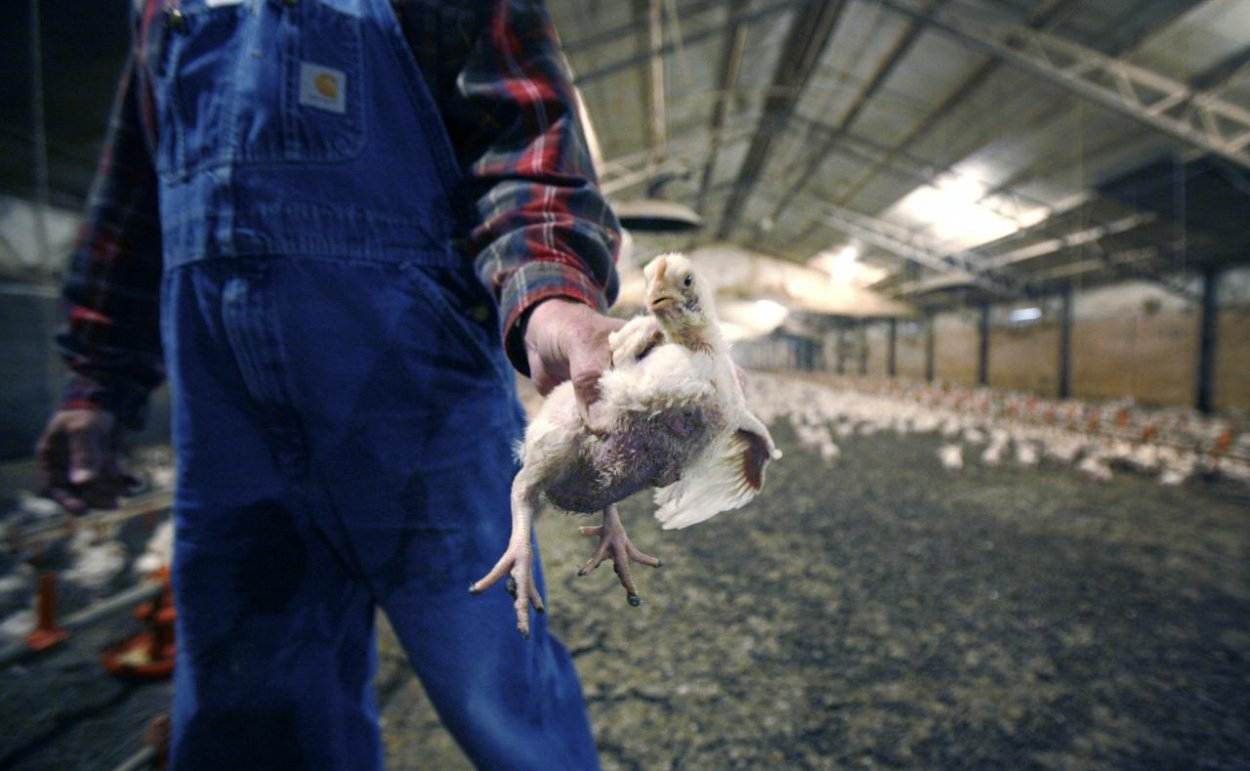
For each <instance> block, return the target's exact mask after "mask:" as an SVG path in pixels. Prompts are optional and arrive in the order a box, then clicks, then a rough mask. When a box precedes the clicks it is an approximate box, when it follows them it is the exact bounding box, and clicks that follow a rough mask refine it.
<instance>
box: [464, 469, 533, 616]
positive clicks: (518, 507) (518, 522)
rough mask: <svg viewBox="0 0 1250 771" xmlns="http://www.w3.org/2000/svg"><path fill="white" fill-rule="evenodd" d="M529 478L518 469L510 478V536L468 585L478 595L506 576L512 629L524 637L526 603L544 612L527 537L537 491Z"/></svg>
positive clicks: (529, 532)
mask: <svg viewBox="0 0 1250 771" xmlns="http://www.w3.org/2000/svg"><path fill="white" fill-rule="evenodd" d="M529 477H530V474H528V473H526V469H522V470H521V471H520V472H519V473H518V474H517V475H516V478H515V479H513V480H512V535H511V537H509V539H508V548H507V549H506V550H505V551H504V553H503V556H502V557H500V558H499V561H498V562H496V563H495V566H494V567H493V568H491V569H490V572H489V573H487V574H486V575H485V576H482V578H480V579H478V580H477V581H475V582H474V583H473V584H471V585H470V586H469V592H470V593H472V594H480V593H481V592H483V591H485V590H486V589H488V588H489V587H491V586H493V585H494V584H495V583H496V582H497V581H498V580H499V579H501V578H503V577H504V576H505V575H506V576H510V580H509V582H508V593H509V594H511V595H512V599H513V602H512V606H513V608H514V609H515V610H516V628H517V631H518V632H520V633H521V636H522V637H526V638H528V637H529V636H530V616H529V606H530V605H531V604H532V605H533V606H534V610H535V611H537V612H538V613H542V612H544V608H543V598H542V597H541V596H540V595H539V594H538V587H537V586H536V585H535V584H534V551H533V547H532V546H531V543H532V542H531V540H530V539H531V534H532V530H533V524H534V511H535V510H536V509H537V507H538V493H537V491H536V489H535V488H534V486H533V485H532V484H530V481H529Z"/></svg>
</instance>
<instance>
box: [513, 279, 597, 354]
mask: <svg viewBox="0 0 1250 771" xmlns="http://www.w3.org/2000/svg"><path fill="white" fill-rule="evenodd" d="M553 297H563V298H565V299H568V300H574V301H576V302H581V303H585V304H586V305H589V306H590V307H592V308H594V309H595V310H597V311H599V312H600V313H606V312H607V310H608V300H607V297H606V296H605V295H604V293H603V290H602V289H601V288H600V287H599V285H598V284H596V283H595V281H594V279H592V278H590V277H589V276H587V275H586V274H585V273H583V272H582V271H580V270H578V269H577V268H574V267H571V266H569V265H565V264H562V263H558V262H531V263H528V264H526V265H523V266H521V267H520V268H518V269H517V270H515V271H513V273H512V275H510V276H509V277H508V279H507V280H506V281H505V282H504V284H503V291H502V292H501V294H500V302H499V305H500V311H501V313H500V315H501V317H502V324H503V344H504V351H505V352H506V353H507V355H508V360H509V361H511V362H512V366H513V367H514V368H516V371H517V372H520V373H521V374H522V375H525V376H526V377H529V374H530V368H529V360H528V358H527V357H526V355H525V322H526V321H527V320H528V319H529V312H530V311H531V310H533V309H534V308H535V307H536V306H537V305H538V304H539V303H541V302H543V301H544V300H550V299H551V298H553Z"/></svg>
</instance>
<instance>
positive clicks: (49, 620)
mask: <svg viewBox="0 0 1250 771" xmlns="http://www.w3.org/2000/svg"><path fill="white" fill-rule="evenodd" d="M56 605H57V593H56V574H55V573H44V574H42V575H40V576H39V591H38V595H37V597H36V600H35V619H36V621H35V629H34V630H33V631H32V632H31V633H30V634H28V635H26V646H27V647H28V648H30V649H31V650H32V651H35V652H36V653H39V652H42V651H46V650H47V649H48V648H51V647H52V646H54V645H59V644H61V643H63V642H65V641H66V640H68V639H69V632H67V631H66V630H64V629H62V628H61V627H59V626H57V623H56Z"/></svg>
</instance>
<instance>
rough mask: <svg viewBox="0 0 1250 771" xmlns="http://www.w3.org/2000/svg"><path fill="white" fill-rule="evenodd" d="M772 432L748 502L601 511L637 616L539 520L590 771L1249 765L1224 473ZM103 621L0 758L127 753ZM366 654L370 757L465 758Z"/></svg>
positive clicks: (138, 711)
mask: <svg viewBox="0 0 1250 771" xmlns="http://www.w3.org/2000/svg"><path fill="white" fill-rule="evenodd" d="M774 433H775V438H776V439H777V441H778V443H779V444H780V445H781V447H782V448H783V449H784V450H785V452H786V457H785V458H784V459H783V460H782V461H780V462H779V463H776V464H774V465H773V466H771V467H770V469H769V472H768V473H769V476H768V486H767V489H766V490H765V492H764V493H763V494H762V495H761V496H760V497H759V498H758V499H757V500H756V501H755V502H753V503H752V504H751V505H750V506H748V507H747V508H745V509H742V510H740V511H737V512H731V513H727V514H723V515H721V516H719V517H717V518H716V519H714V520H711V521H710V522H708V523H706V524H703V525H700V526H697V527H694V528H691V529H689V530H683V531H678V532H663V531H661V530H659V528H658V525H657V524H656V523H655V521H654V520H653V519H652V518H651V516H650V502H649V501H648V500H647V499H646V498H645V497H641V496H640V497H636V498H634V499H631V500H630V501H628V502H627V503H626V504H625V505H624V506H623V507H622V511H623V514H624V517H625V521H626V525H627V526H628V527H629V528H630V529H631V534H632V536H633V538H634V541H635V542H636V543H637V544H638V546H639V547H640V548H642V549H643V550H644V551H646V552H649V553H651V554H654V555H656V556H659V557H661V558H662V559H663V560H664V567H662V568H660V569H659V570H647V569H643V568H639V576H638V579H639V584H640V589H641V591H642V595H643V600H644V602H643V604H642V606H641V607H639V608H631V607H629V606H628V605H627V604H626V602H625V596H624V593H623V591H622V590H621V589H620V587H619V586H618V585H617V584H616V580H615V576H613V575H612V573H611V570H610V568H603V569H601V570H600V571H599V572H596V573H594V574H592V575H590V576H587V577H582V578H577V577H576V576H575V571H576V568H577V566H578V565H579V564H580V563H581V561H582V560H584V559H585V557H586V556H587V554H588V553H589V549H590V543H589V542H587V541H586V540H585V539H581V538H579V537H578V536H577V534H576V526H577V525H578V524H579V522H577V521H574V520H572V519H570V518H568V517H566V516H564V515H547V516H545V517H544V518H543V519H542V520H541V521H540V523H539V525H538V530H539V537H540V540H541V542H542V545H543V555H544V562H545V565H546V569H547V574H548V580H549V601H548V607H549V612H550V623H551V624H552V626H553V628H554V629H555V630H556V632H557V634H559V636H560V637H561V638H562V639H563V640H564V641H565V643H566V644H567V645H568V646H569V648H570V649H571V650H572V651H573V654H574V656H575V658H576V661H577V663H578V666H579V668H580V670H581V673H582V678H583V681H584V685H585V690H586V695H587V699H588V702H589V705H590V711H591V719H592V722H593V724H594V726H595V731H596V737H597V739H598V743H599V747H600V750H601V753H602V760H603V765H604V767H605V768H607V769H669V768H674V769H676V768H684V769H727V768H751V769H804V768H820V769H824V768H861V767H867V768H874V767H890V768H995V769H1001V768H1013V769H1014V768H1044V769H1049V768H1053V769H1137V768H1140V769H1162V768H1226V769H1231V768H1250V490H1248V489H1247V488H1246V487H1245V486H1244V485H1238V484H1234V483H1230V482H1226V481H1212V480H1206V479H1192V480H1190V481H1189V482H1187V483H1186V484H1185V485H1183V486H1181V487H1179V488H1163V487H1160V485H1159V484H1158V483H1157V482H1156V481H1155V480H1154V479H1150V478H1146V477H1142V476H1137V475H1134V474H1127V473H1125V474H1117V475H1116V477H1115V478H1114V479H1113V480H1112V481H1110V482H1107V483H1098V482H1094V481H1091V480H1089V479H1087V478H1086V477H1084V476H1081V475H1079V474H1076V473H1074V472H1073V471H1072V470H1071V469H1068V468H1059V467H1058V466H1055V465H1054V464H1053V463H1050V462H1044V463H1043V464H1042V467H1041V468H1039V469H1030V468H1023V467H1020V466H1017V465H1015V464H1005V465H1003V466H1001V467H997V468H986V467H982V466H979V465H976V464H970V465H969V466H967V467H965V468H964V469H961V470H959V471H946V470H944V469H943V468H942V466H941V463H940V461H939V459H938V456H937V449H938V447H939V445H940V444H941V443H942V442H941V440H940V439H939V438H938V437H936V436H909V437H897V436H894V435H892V434H888V433H879V434H876V435H873V436H851V437H847V438H845V439H841V440H839V444H840V445H841V450H842V456H841V459H840V461H838V463H837V465H836V466H834V467H832V468H829V467H826V466H825V465H824V464H823V463H822V462H821V460H820V458H819V457H818V456H816V455H815V454H814V453H812V452H811V451H808V450H805V449H803V448H802V447H800V446H799V445H798V443H797V441H796V439H795V436H794V434H793V432H792V431H791V430H790V428H789V427H788V426H786V425H777V426H775V427H774ZM121 623H122V622H119V624H121ZM108 634H109V632H108V630H101V631H100V632H97V633H93V634H92V635H86V636H84V637H83V638H81V639H79V640H78V641H76V642H75V643H74V644H73V645H71V646H70V648H69V649H67V650H65V651H62V652H60V653H57V654H54V655H52V656H50V657H48V658H45V659H40V660H37V661H34V662H29V663H27V664H24V665H22V666H19V667H10V668H8V669H6V670H4V671H2V672H0V725H3V726H4V727H5V728H4V731H3V738H0V767H12V768H22V769H53V768H55V769H60V768H113V767H115V766H116V764H117V763H119V762H120V761H121V760H122V759H124V758H125V757H127V756H128V755H130V754H131V753H132V752H133V751H134V750H135V749H137V747H138V743H137V737H138V734H139V732H140V730H141V729H142V727H143V724H144V723H145V722H146V719H147V717H148V716H149V715H151V714H153V713H154V712H156V711H158V710H159V709H161V708H162V706H163V704H164V703H166V702H167V700H168V694H169V692H168V686H167V685H164V684H158V685H146V686H133V685H124V684H119V683H117V682H116V681H113V680H111V679H109V678H108V677H107V676H105V675H104V674H102V672H101V671H100V670H99V667H98V665H97V664H95V663H94V662H95V658H94V648H93V646H96V647H98V645H100V644H103V642H104V640H105V639H106V638H107V635H108ZM380 645H381V652H382V656H381V662H382V667H381V671H380V673H379V677H378V688H379V700H380V703H381V707H382V711H383V716H384V736H385V739H386V744H387V748H388V752H389V756H388V757H389V759H388V767H389V768H391V769H396V770H398V769H440V770H442V769H457V768H467V767H468V764H467V762H466V761H465V760H464V758H463V756H462V755H461V754H460V753H459V750H458V749H457V748H456V747H455V745H454V743H453V742H452V741H451V739H450V738H449V737H448V736H447V734H446V732H445V731H443V729H442V728H441V727H440V725H439V723H438V719H437V717H436V715H435V714H434V713H433V711H432V710H431V708H430V707H429V705H428V703H426V702H425V700H424V697H423V696H422V694H421V691H420V688H419V686H418V685H417V684H416V683H415V682H414V680H413V678H412V676H411V675H410V673H409V670H408V669H407V667H406V665H405V664H404V661H403V658H402V653H400V652H399V651H398V649H397V647H396V644H395V642H394V639H393V637H392V636H391V635H390V634H389V632H388V630H386V629H385V627H384V628H383V632H382V634H381V635H380ZM71 695H72V696H73V697H74V698H73V700H72V705H71V704H70V702H69V700H67V699H66V698H65V697H66V696H71Z"/></svg>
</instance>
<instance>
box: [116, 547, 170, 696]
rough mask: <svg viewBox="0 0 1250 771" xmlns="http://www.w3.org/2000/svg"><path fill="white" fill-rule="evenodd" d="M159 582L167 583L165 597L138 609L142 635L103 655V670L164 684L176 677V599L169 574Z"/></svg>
mask: <svg viewBox="0 0 1250 771" xmlns="http://www.w3.org/2000/svg"><path fill="white" fill-rule="evenodd" d="M159 578H160V579H161V580H162V581H164V582H165V591H164V593H163V594H161V596H160V597H158V598H157V599H156V600H155V601H154V602H145V603H142V604H141V605H139V607H137V608H135V618H137V619H138V620H139V621H140V622H142V623H143V626H144V629H143V631H141V632H139V633H138V634H136V635H135V636H133V637H130V638H127V639H125V640H122V641H121V642H119V643H115V644H113V645H110V646H109V647H107V648H105V649H104V650H103V651H102V652H101V653H100V661H101V662H102V663H103V664H104V668H105V669H107V670H108V671H109V672H111V673H113V674H114V675H117V676H118V677H125V678H131V679H137V680H163V679H165V678H167V677H170V676H171V675H173V673H174V653H175V651H176V649H177V646H176V645H175V644H174V618H175V616H176V614H175V612H174V605H173V602H174V598H173V592H172V591H171V590H170V587H169V573H168V571H165V570H162V571H161V573H160V574H159Z"/></svg>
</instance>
